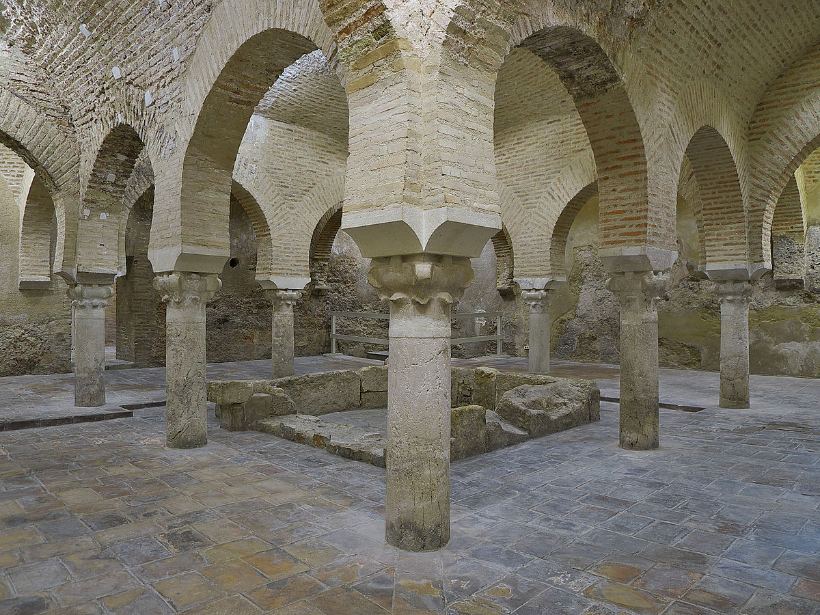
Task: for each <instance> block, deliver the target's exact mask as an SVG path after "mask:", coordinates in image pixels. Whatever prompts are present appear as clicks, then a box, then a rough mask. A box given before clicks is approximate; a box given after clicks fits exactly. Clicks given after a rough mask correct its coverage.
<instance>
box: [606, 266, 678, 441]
mask: <svg viewBox="0 0 820 615" xmlns="http://www.w3.org/2000/svg"><path fill="white" fill-rule="evenodd" d="M665 284H666V274H664V273H655V272H651V271H638V272H617V273H613V274H612V277H611V278H610V280H609V282H608V287H609V289H610V290H611V291H612V292H613V293H615V295H616V296H617V297H618V301H619V302H620V306H621V336H620V348H621V394H620V397H621V404H620V410H621V415H620V437H619V441H620V446H621V448H625V449H632V450H649V449H654V448H658V445H659V427H660V416H659V412H658V308H657V305H656V300H657V299H658V298H659V297H660V296H661V295H662V294H663V291H664V286H665Z"/></svg>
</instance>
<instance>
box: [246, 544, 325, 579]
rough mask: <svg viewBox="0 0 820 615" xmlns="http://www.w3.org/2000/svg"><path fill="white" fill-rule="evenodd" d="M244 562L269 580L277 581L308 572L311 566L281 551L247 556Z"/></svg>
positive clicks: (270, 550)
mask: <svg viewBox="0 0 820 615" xmlns="http://www.w3.org/2000/svg"><path fill="white" fill-rule="evenodd" d="M243 559H244V561H245V562H247V563H248V564H250V565H251V566H253V567H254V568H256V569H257V570H259V571H260V572H261V573H262V574H264V575H265V576H266V577H267V578H268V580H270V581H277V580H279V579H284V578H285V577H290V576H293V575H295V574H299V573H302V572H306V571H307V570H308V569H309V566H307V564H305V563H304V562H301V561H299V560H298V559H296V558H295V557H293V556H291V555H290V554H288V553H286V552H285V551H283V550H281V549H269V550H267V551H260V552H257V553H254V554H251V555H247V556H245V557H244V558H243Z"/></svg>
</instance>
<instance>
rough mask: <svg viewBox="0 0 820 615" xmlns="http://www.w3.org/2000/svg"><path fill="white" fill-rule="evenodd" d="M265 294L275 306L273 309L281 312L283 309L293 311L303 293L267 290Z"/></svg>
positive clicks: (286, 290)
mask: <svg viewBox="0 0 820 615" xmlns="http://www.w3.org/2000/svg"><path fill="white" fill-rule="evenodd" d="M265 294H266V295H267V296H268V300H269V301H270V302H271V304H272V305H273V309H275V310H279V309H282V308H285V309H290V310H292V309H293V306H294V305H296V302H297V301H299V299H301V298H302V291H301V290H288V289H283V290H279V289H276V290H267V291H265Z"/></svg>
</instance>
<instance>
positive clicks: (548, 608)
mask: <svg viewBox="0 0 820 615" xmlns="http://www.w3.org/2000/svg"><path fill="white" fill-rule="evenodd" d="M590 606H592V602H591V601H589V600H587V599H586V598H583V597H581V596H578V595H576V594H572V593H570V592H566V591H563V590H561V589H556V588H552V587H550V588H547V589H546V590H545V591H544V592H543V593H541V594H539V595H538V596H536V597H535V598H533V599H532V600H530V601H529V602H527V603H526V604H524V605H523V606H521V607H520V608H519V609H518V610H516V612H515V613H516V615H545V614H546V613H549V615H578V613H583V612H584V611H585V610H586V609H587V608H588V607H590Z"/></svg>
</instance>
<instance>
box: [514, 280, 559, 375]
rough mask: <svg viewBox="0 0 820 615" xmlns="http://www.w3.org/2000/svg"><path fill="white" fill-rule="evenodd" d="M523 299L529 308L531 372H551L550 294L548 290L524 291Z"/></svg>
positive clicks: (522, 292)
mask: <svg viewBox="0 0 820 615" xmlns="http://www.w3.org/2000/svg"><path fill="white" fill-rule="evenodd" d="M521 298H522V299H523V300H524V302H525V303H526V304H527V306H529V347H530V350H529V355H528V356H529V371H530V373H531V374H549V372H550V333H551V328H552V318H551V317H550V293H549V291H548V290H523V291H521Z"/></svg>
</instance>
